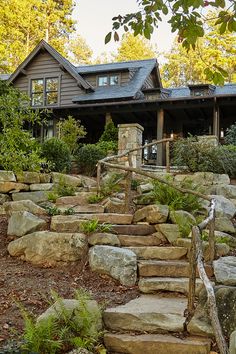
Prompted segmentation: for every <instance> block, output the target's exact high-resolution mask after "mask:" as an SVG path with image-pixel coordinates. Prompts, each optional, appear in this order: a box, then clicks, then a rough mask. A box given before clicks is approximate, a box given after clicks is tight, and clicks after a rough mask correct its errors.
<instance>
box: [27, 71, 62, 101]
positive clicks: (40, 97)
mask: <svg viewBox="0 0 236 354" xmlns="http://www.w3.org/2000/svg"><path fill="white" fill-rule="evenodd" d="M58 90H59V79H58V77H47V78H39V79H32V80H31V105H32V106H33V107H43V106H55V105H57V104H58V97H59V95H58Z"/></svg>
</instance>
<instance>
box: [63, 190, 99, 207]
mask: <svg viewBox="0 0 236 354" xmlns="http://www.w3.org/2000/svg"><path fill="white" fill-rule="evenodd" d="M93 195H94V193H93V192H77V193H76V195H75V196H68V197H60V198H58V199H57V201H56V205H67V206H68V205H71V206H74V205H87V204H88V199H89V197H91V196H93Z"/></svg>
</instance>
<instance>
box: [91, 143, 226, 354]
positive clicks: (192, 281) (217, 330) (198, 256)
mask: <svg viewBox="0 0 236 354" xmlns="http://www.w3.org/2000/svg"><path fill="white" fill-rule="evenodd" d="M171 140H172V139H163V140H160V141H158V142H152V143H150V144H146V145H144V146H142V147H140V148H136V149H132V150H129V151H126V152H125V153H122V154H120V155H116V156H110V157H107V158H105V159H103V160H100V161H98V165H97V168H98V169H97V172H98V176H99V177H98V180H97V191H98V193H99V192H100V189H101V187H100V174H101V165H102V164H103V165H105V166H107V167H110V168H114V169H120V170H123V171H127V172H128V175H127V184H126V199H125V211H126V212H128V209H129V202H130V189H131V179H132V173H136V174H139V175H142V176H145V177H148V178H151V179H154V180H157V181H159V182H161V183H163V184H166V185H169V186H170V187H172V188H175V189H176V190H178V191H180V192H182V193H189V194H193V195H195V196H197V197H199V198H202V199H204V200H208V201H210V203H211V204H210V211H209V214H208V217H207V218H206V219H205V220H203V221H202V222H201V223H200V224H199V225H197V226H193V228H192V241H191V251H190V259H189V261H190V274H189V295H188V307H187V312H188V318H187V321H188V322H189V318H191V317H192V315H193V313H194V310H195V307H194V302H195V289H196V271H197V269H198V273H199V276H200V278H201V280H202V282H203V284H204V286H205V289H206V292H207V303H208V308H209V315H210V319H211V323H212V327H213V331H214V335H215V338H216V342H217V345H218V348H219V350H220V354H228V347H227V344H226V341H225V338H224V336H223V333H222V329H221V325H220V322H219V318H218V311H217V306H216V299H215V293H214V288H213V286H212V284H211V282H210V280H209V278H208V276H207V274H206V271H205V267H204V256H203V250H202V240H201V233H202V231H203V230H204V229H205V228H206V227H207V226H208V227H209V259H210V262H211V263H212V261H213V260H214V258H215V232H214V229H215V200H214V199H213V198H210V197H208V196H206V195H204V194H202V193H200V192H197V191H193V190H190V189H186V188H181V187H178V186H176V185H174V184H173V183H172V182H170V181H168V180H164V179H162V178H161V177H158V176H156V175H155V174H153V173H150V172H146V171H142V170H140V169H137V168H134V167H132V158H131V152H133V151H137V150H139V149H142V148H145V147H147V146H148V145H149V146H151V145H154V144H156V143H161V142H169V141H171ZM126 155H128V162H129V166H122V165H119V164H114V163H109V162H108V161H110V160H114V159H115V158H120V157H124V156H126ZM167 162H168V161H167Z"/></svg>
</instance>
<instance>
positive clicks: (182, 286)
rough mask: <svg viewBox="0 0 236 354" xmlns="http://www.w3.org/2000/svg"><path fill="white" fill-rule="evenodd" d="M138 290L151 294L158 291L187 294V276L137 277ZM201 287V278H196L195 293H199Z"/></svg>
mask: <svg viewBox="0 0 236 354" xmlns="http://www.w3.org/2000/svg"><path fill="white" fill-rule="evenodd" d="M138 287H139V290H140V291H141V292H142V293H145V294H151V293H155V292H159V291H169V292H178V293H182V294H185V295H187V294H188V291H189V279H188V278H171V277H160V278H158V277H153V278H139V282H138ZM202 287H203V284H202V281H201V279H197V280H196V295H198V294H199V292H200V291H201V289H202Z"/></svg>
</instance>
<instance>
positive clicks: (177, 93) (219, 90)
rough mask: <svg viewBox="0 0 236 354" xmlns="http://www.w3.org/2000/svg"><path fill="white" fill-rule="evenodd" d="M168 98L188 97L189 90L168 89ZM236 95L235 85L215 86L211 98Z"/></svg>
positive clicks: (182, 88)
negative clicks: (169, 92)
mask: <svg viewBox="0 0 236 354" xmlns="http://www.w3.org/2000/svg"><path fill="white" fill-rule="evenodd" d="M170 91H171V94H170V96H169V97H170V98H182V97H183V98H184V97H190V90H189V88H188V87H176V88H171V89H170ZM235 94H236V83H235V84H225V85H224V86H216V87H215V90H214V92H213V96H218V95H235Z"/></svg>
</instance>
